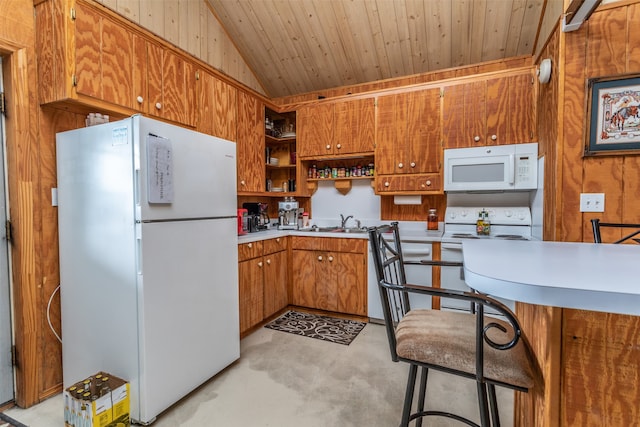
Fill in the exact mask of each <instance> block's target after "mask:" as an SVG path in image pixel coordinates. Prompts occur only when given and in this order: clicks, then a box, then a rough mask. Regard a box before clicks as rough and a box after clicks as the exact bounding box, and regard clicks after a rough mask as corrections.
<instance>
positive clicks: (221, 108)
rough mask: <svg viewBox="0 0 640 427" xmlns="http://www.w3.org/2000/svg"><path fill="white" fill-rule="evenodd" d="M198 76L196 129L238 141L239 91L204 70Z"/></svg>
mask: <svg viewBox="0 0 640 427" xmlns="http://www.w3.org/2000/svg"><path fill="white" fill-rule="evenodd" d="M198 74H199V79H198V82H197V96H196V98H197V100H198V108H197V114H196V115H197V120H196V123H197V124H196V129H197V130H198V131H199V132H202V133H206V134H209V135H214V136H218V137H220V138H224V139H228V140H230V141H236V139H237V125H238V124H237V119H236V117H237V92H238V91H237V89H236V88H234V87H233V86H231V85H229V84H227V83H225V82H223V81H222V80H220V79H218V78H217V77H215V76H214V75H213V74H211V73H208V72H206V71H204V70H200V71H199V72H198Z"/></svg>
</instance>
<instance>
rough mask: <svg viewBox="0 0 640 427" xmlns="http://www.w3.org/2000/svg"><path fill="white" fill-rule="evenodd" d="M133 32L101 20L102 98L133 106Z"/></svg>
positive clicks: (107, 20)
mask: <svg viewBox="0 0 640 427" xmlns="http://www.w3.org/2000/svg"><path fill="white" fill-rule="evenodd" d="M133 48H134V45H133V34H131V33H130V32H129V31H127V30H126V29H125V28H123V27H122V26H121V25H118V24H116V23H115V22H113V21H111V20H109V19H106V18H104V19H103V20H102V99H103V100H105V101H107V102H111V103H113V104H116V105H122V106H125V107H128V108H135V99H134V96H133V78H132V77H133V57H134V56H133Z"/></svg>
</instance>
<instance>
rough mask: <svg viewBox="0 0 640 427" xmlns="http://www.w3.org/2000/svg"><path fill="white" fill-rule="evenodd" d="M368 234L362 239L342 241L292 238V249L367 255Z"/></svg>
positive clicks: (330, 238) (318, 238)
mask: <svg viewBox="0 0 640 427" xmlns="http://www.w3.org/2000/svg"><path fill="white" fill-rule="evenodd" d="M368 237H369V236H368V234H364V233H363V234H362V239H341V238H339V237H336V238H333V237H300V236H292V237H291V238H292V239H293V240H292V241H291V247H292V249H304V250H309V251H333V252H348V253H365V252H366V251H367V239H368Z"/></svg>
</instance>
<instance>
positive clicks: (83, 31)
mask: <svg viewBox="0 0 640 427" xmlns="http://www.w3.org/2000/svg"><path fill="white" fill-rule="evenodd" d="M101 27H102V17H101V15H100V14H98V13H96V12H95V11H93V10H91V9H90V8H88V7H86V6H84V5H83V4H81V3H78V4H76V20H75V40H76V52H75V58H76V64H75V70H76V71H75V72H76V93H78V94H82V95H87V96H91V97H94V98H98V99H100V97H101V96H102V90H101V71H102V70H101V65H102V62H101V55H100V51H101Z"/></svg>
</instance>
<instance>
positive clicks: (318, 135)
mask: <svg viewBox="0 0 640 427" xmlns="http://www.w3.org/2000/svg"><path fill="white" fill-rule="evenodd" d="M334 126H335V121H334V104H331V103H321V104H316V105H310V106H306V107H302V108H301V109H299V110H298V111H297V114H296V129H297V131H296V132H297V142H298V147H297V149H298V156H299V157H300V158H304V157H314V156H327V155H331V154H333V140H334V137H333V135H334Z"/></svg>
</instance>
